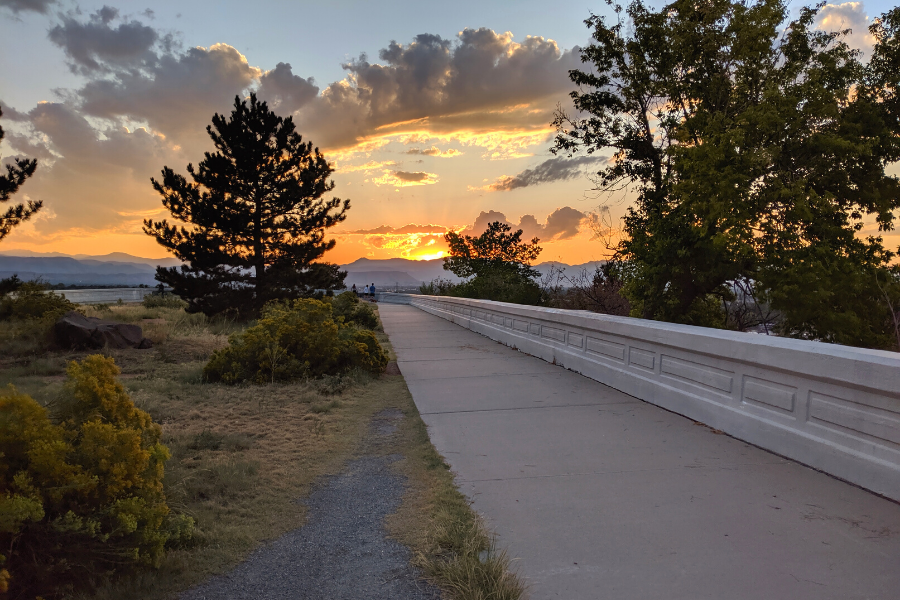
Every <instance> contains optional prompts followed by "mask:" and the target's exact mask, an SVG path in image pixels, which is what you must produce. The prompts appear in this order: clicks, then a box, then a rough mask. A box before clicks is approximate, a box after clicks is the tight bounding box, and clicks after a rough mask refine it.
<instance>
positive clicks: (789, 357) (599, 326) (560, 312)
mask: <svg viewBox="0 0 900 600" xmlns="http://www.w3.org/2000/svg"><path fill="white" fill-rule="evenodd" d="M390 295H393V296H409V297H410V299H418V298H421V299H423V300H431V301H436V302H440V303H446V304H457V305H464V306H468V307H471V308H475V307H477V308H481V309H485V310H495V311H498V312H503V313H505V314H508V315H510V316H521V317H523V318H533V319H543V320H549V321H554V322H556V323H561V324H565V325H569V326H572V327H578V328H582V329H595V330H598V331H599V332H601V333H602V332H608V333H611V334H615V335H621V336H625V337H628V338H632V339H637V340H641V339H643V340H646V341H649V342H654V343H658V344H663V345H668V346H672V347H676V348H684V349H686V350H690V351H694V352H700V353H703V354H709V355H715V356H720V357H722V358H731V359H734V360H741V361H745V362H752V363H759V364H763V365H769V366H771V367H773V368H778V369H784V370H793V369H792V368H791V363H793V365H794V366H797V367H801V369H800V370H802V371H808V369H807V368H805V367H809V366H813V367H814V366H818V367H819V368H814V369H813V370H814V371H820V370H821V371H822V374H821V376H822V377H824V378H828V379H832V378H834V377H835V376H836V375H837V376H838V377H840V379H842V380H846V378H848V377H849V378H850V379H852V380H857V379H860V378H862V381H861V382H860V383H863V384H864V385H865V386H866V387H871V386H872V385H873V384H874V385H875V387H877V388H893V389H892V391H893V392H894V394H896V392H897V391H898V386H900V353H896V352H890V351H886V350H869V349H866V348H854V347H852V346H841V345H839V344H829V343H826V342H816V341H812V340H798V339H793V338H783V337H775V336H767V335H758V334H752V333H743V332H739V331H727V330H723V329H713V328H708V327H698V326H695V325H681V324H677V323H664V322H661V321H650V320H647V319H638V318H634V317H618V316H613V315H604V314H598V313H592V312H589V311H583V310H568V309H558V308H545V307H537V306H526V305H522V304H511V303H507V302H495V301H492V300H476V299H472V298H453V297H448V296H425V295H419V294H390ZM786 361H787V362H786ZM797 361H800V362H801V363H808V362H809V361H814V364H812V365H810V364H806V365H801V364H798V362H797ZM848 368H849V369H851V370H852V371H853V373H850V372H844V373H836V372H835V370H836V369H837V370H840V369H848ZM873 370H874V371H876V372H877V373H876V372H872V371H873ZM854 373H855V375H856V376H853V374H854ZM811 374H812V373H811ZM886 375H887V376H888V380H887V381H872V380H871V379H869V380H866V379H865V378H868V377H873V376H879V377H884V376H886Z"/></svg>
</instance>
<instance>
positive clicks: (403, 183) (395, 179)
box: [372, 171, 438, 188]
mask: <svg viewBox="0 0 900 600" xmlns="http://www.w3.org/2000/svg"><path fill="white" fill-rule="evenodd" d="M437 182H438V176H437V175H436V174H434V173H425V172H421V171H418V172H410V171H385V172H384V175H382V176H381V177H376V178H374V179H372V183H374V184H375V185H390V186H394V187H398V188H399V187H409V186H412V185H433V184H435V183H437Z"/></svg>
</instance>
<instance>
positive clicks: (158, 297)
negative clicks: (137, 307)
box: [141, 292, 188, 308]
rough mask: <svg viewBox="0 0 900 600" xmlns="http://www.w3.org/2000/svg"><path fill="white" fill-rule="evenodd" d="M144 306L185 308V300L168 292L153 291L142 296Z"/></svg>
mask: <svg viewBox="0 0 900 600" xmlns="http://www.w3.org/2000/svg"><path fill="white" fill-rule="evenodd" d="M141 304H143V305H144V308H187V305H188V304H187V302H185V301H184V300H182V299H181V298H179V297H178V296H176V295H175V294H172V293H169V292H162V293H159V292H154V293H152V294H148V295H146V296H144V299H143V300H142V301H141Z"/></svg>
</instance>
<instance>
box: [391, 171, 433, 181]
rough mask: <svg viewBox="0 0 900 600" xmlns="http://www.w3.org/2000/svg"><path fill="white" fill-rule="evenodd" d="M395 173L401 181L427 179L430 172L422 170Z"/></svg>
mask: <svg viewBox="0 0 900 600" xmlns="http://www.w3.org/2000/svg"><path fill="white" fill-rule="evenodd" d="M393 175H394V177H396V178H397V179H399V180H400V181H408V182H418V181H425V180H426V179H428V177H429V175H430V174H429V173H422V172H413V173H410V172H409V171H394V172H393Z"/></svg>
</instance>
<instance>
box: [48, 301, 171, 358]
mask: <svg viewBox="0 0 900 600" xmlns="http://www.w3.org/2000/svg"><path fill="white" fill-rule="evenodd" d="M53 335H54V337H55V338H56V342H57V343H58V344H59V345H60V346H62V347H63V348H69V349H73V350H74V349H83V348H105V347H109V348H138V349H141V350H143V349H146V348H151V347H153V344H152V342H150V340H148V339H147V338H145V337H144V332H143V331H142V330H141V328H140V327H139V326H137V325H130V324H127V323H115V322H113V321H104V320H103V319H95V318H94V317H85V316H84V315H82V314H81V313H77V312H75V311H71V312H67V313H66V314H65V315H63V317H62V318H61V319H60V320H59V321H57V322H56V323H55V324H54V325H53Z"/></svg>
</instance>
